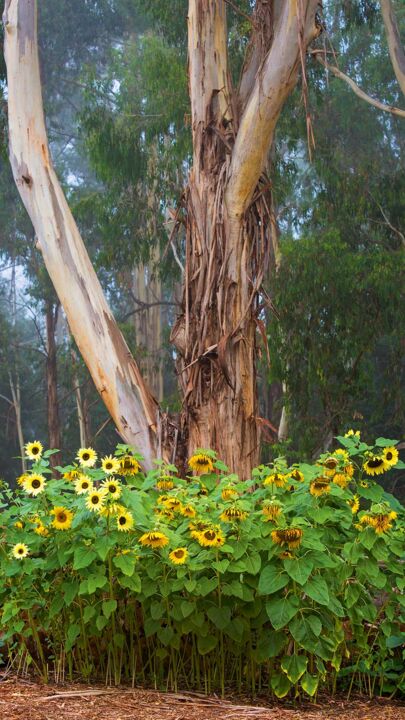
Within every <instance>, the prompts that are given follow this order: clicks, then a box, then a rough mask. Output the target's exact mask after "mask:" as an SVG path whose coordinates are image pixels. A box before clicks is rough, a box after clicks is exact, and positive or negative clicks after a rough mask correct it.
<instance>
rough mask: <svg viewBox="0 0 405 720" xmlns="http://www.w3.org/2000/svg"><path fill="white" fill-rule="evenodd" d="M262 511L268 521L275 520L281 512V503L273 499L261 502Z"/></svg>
mask: <svg viewBox="0 0 405 720" xmlns="http://www.w3.org/2000/svg"><path fill="white" fill-rule="evenodd" d="M262 512H263V515H264V516H265V517H266V519H267V520H268V521H269V522H276V520H277V519H278V518H279V517H280V515H282V513H283V511H282V508H281V505H279V503H275V502H273V501H270V502H268V501H267V502H265V503H263V507H262Z"/></svg>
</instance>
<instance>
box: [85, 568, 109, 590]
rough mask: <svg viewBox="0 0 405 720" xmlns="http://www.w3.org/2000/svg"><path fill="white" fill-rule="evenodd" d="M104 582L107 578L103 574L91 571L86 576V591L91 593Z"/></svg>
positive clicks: (102, 585) (104, 583)
mask: <svg viewBox="0 0 405 720" xmlns="http://www.w3.org/2000/svg"><path fill="white" fill-rule="evenodd" d="M106 583H107V578H106V576H105V575H101V574H100V573H98V574H95V573H93V574H91V575H89V577H88V578H87V591H88V592H89V593H90V595H92V594H93V593H94V592H96V590H97V589H98V588H100V589H101V588H103V587H104V586H105V585H106Z"/></svg>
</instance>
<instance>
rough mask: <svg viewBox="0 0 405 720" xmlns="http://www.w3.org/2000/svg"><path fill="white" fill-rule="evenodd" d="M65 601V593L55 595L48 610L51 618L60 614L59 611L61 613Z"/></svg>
mask: <svg viewBox="0 0 405 720" xmlns="http://www.w3.org/2000/svg"><path fill="white" fill-rule="evenodd" d="M64 602H65V598H64V596H63V595H57V596H56V597H54V599H53V600H52V602H51V605H50V607H49V611H48V615H49V617H50V618H53V617H55V615H58V613H60V611H61V610H62V608H63V605H64Z"/></svg>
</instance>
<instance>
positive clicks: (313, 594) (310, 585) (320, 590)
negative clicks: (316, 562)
mask: <svg viewBox="0 0 405 720" xmlns="http://www.w3.org/2000/svg"><path fill="white" fill-rule="evenodd" d="M303 590H304V592H305V593H306V595H308V596H309V597H310V598H312V600H315V602H318V603H319V604H320V605H328V604H329V591H328V586H327V584H326V582H325V580H324V579H323V578H321V577H320V576H319V575H317V576H316V577H314V578H311V580H308V582H307V583H306V585H304V587H303Z"/></svg>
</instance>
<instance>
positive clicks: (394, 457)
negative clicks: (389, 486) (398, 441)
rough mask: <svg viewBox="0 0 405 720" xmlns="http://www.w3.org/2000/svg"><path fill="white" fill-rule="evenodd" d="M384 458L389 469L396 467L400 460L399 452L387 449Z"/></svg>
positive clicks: (392, 448) (394, 449)
mask: <svg viewBox="0 0 405 720" xmlns="http://www.w3.org/2000/svg"><path fill="white" fill-rule="evenodd" d="M383 457H384V460H385V462H386V464H387V465H388V467H390V468H391V467H394V465H396V464H397V462H398V460H399V453H398V450H397V449H396V448H394V447H386V448H384V450H383Z"/></svg>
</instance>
